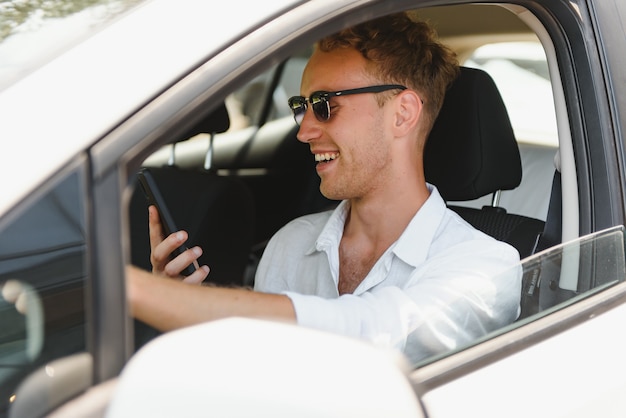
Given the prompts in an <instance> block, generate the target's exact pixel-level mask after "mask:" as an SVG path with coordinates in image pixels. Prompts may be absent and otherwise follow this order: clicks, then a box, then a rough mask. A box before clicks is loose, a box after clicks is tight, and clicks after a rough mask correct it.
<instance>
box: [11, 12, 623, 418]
mask: <svg viewBox="0 0 626 418" xmlns="http://www.w3.org/2000/svg"><path fill="white" fill-rule="evenodd" d="M17 3H18V2H5V3H4V4H3V5H2V6H0V13H2V16H3V21H5V22H8V23H3V25H2V33H1V35H0V36H1V37H0V57H2V58H1V59H0V63H1V64H0V115H2V123H0V138H2V144H3V145H4V152H3V155H4V159H3V164H0V190H2V199H0V287H1V292H0V294H1V295H2V297H1V298H0V416H11V417H14V416H15V417H21V416H45V415H48V414H52V415H53V416H54V414H57V416H86V415H90V414H92V415H95V416H104V415H108V416H113V417H116V416H129V415H130V416H133V415H149V416H166V415H170V416H171V415H173V414H177V415H185V416H187V415H190V416H193V415H205V414H207V415H210V414H219V415H225V416H241V415H252V414H254V415H261V416H263V415H267V416H269V415H271V416H287V415H289V416H293V415H304V416H306V415H307V414H309V415H316V416H346V415H350V414H352V415H355V414H356V415H359V416H381V415H393V416H414V417H419V416H429V417H453V416H455V417H456V416H460V415H466V416H494V417H495V416H531V415H535V416H570V417H574V416H589V415H591V414H594V415H601V416H623V415H624V413H625V412H626V402H625V401H624V400H623V399H624V398H623V397H622V396H620V395H621V394H622V393H623V392H624V390H625V389H626V379H624V378H623V376H624V375H626V373H625V372H626V361H625V360H624V359H623V358H624V356H623V354H622V353H623V352H624V349H626V347H625V345H626V343H625V342H624V340H623V338H622V337H621V335H620V333H619V329H620V327H621V326H623V324H624V322H625V321H626V284H625V283H624V281H625V279H626V267H625V265H626V252H625V251H624V225H625V224H626V222H625V220H626V198H625V196H626V162H625V161H624V155H626V153H625V151H626V150H625V149H624V145H625V143H626V141H625V139H626V138H625V137H624V135H625V132H626V82H624V81H625V74H626V73H625V72H624V70H623V69H624V68H625V67H626V65H625V64H626V62H625V61H626V58H624V55H623V53H622V51H624V50H626V30H625V29H624V28H625V27H626V25H625V23H626V3H624V2H623V1H621V0H567V1H566V0H540V1H537V0H532V1H531V0H508V1H494V2H472V1H464V0H394V1H389V0H334V1H330V0H315V1H298V0H293V1H290V0H280V1H279V0H266V1H263V2H248V1H245V0H233V1H231V2H227V3H223V4H219V5H215V4H211V3H210V2H206V1H201V0H182V1H181V0H178V1H173V0H143V1H142V0H136V1H122V0H120V1H106V0H103V1H99V2H98V1H94V2H86V3H85V2H80V3H77V2H71V1H67V2H62V1H60V2H54V3H50V4H48V3H45V4H44V3H42V4H41V5H39V6H38V7H35V8H33V9H28V8H20V7H19V4H17ZM405 10H409V11H411V13H414V14H416V15H417V16H418V17H419V18H422V19H425V20H427V21H429V22H430V23H431V24H432V25H433V26H434V27H435V28H436V30H437V32H438V34H439V37H440V38H441V40H442V42H444V43H445V44H447V45H449V46H450V47H451V48H452V49H453V50H454V51H455V52H456V53H457V55H458V57H459V60H460V62H461V64H462V65H463V67H464V69H463V71H462V77H461V78H459V80H470V81H472V82H476V84H472V82H469V83H468V82H467V81H459V83H465V84H463V86H466V87H468V89H469V93H468V94H470V95H469V96H465V94H466V93H463V94H462V95H460V96H455V95H456V93H453V92H458V91H459V88H458V87H453V88H451V90H450V92H449V93H448V95H447V97H446V104H445V105H444V109H446V110H443V111H442V115H441V116H440V118H439V119H438V121H437V125H436V126H437V128H436V129H435V130H434V131H433V134H432V135H431V138H430V139H429V142H428V144H429V145H428V147H429V148H428V149H427V152H426V161H425V164H426V171H427V178H428V180H429V181H431V182H432V183H433V184H436V185H437V187H438V188H439V189H440V190H441V191H442V194H444V197H446V200H447V203H448V205H449V207H450V208H451V209H453V210H455V211H457V212H458V213H459V214H461V216H463V217H464V218H465V219H466V220H467V221H468V222H470V223H472V224H473V225H474V226H476V227H477V228H479V229H482V230H484V231H485V232H487V233H489V234H491V235H493V236H494V237H496V238H497V239H501V240H503V241H507V242H509V243H511V244H512V245H514V246H516V248H518V250H519V251H520V254H521V255H522V257H523V260H522V262H521V269H522V271H523V286H522V295H521V301H522V303H521V310H522V313H521V315H520V318H519V319H518V320H516V321H515V322H514V323H511V324H509V325H507V326H506V327H503V328H501V329H498V330H496V331H494V332H491V333H489V334H487V335H485V336H484V337H482V338H481V339H479V340H477V341H474V342H472V343H471V344H469V345H466V346H463V347H457V348H456V349H454V350H452V351H449V352H444V353H440V354H439V355H436V356H433V357H430V358H428V359H426V360H424V361H421V362H419V363H417V364H411V363H409V362H408V361H407V359H406V358H403V357H402V356H399V355H398V353H396V352H393V351H391V352H390V351H389V350H385V349H380V348H378V347H374V346H371V345H369V344H367V343H364V342H361V341H354V340H351V339H348V338H346V337H343V336H336V335H330V334H325V333H322V332H320V331H314V330H308V329H305V328H303V327H295V326H292V325H287V324H281V323H274V322H271V321H261V320H245V319H241V318H232V319H227V320H222V321H216V322H213V323H207V324H202V325H198V326H195V327H189V328H187V329H182V330H179V331H174V332H170V333H166V334H160V333H158V332H156V331H155V330H153V329H151V328H149V327H147V326H145V325H144V324H142V323H139V322H138V321H135V320H133V319H132V316H131V315H130V312H129V310H128V307H127V305H126V294H125V267H126V266H127V265H128V264H134V265H137V266H141V267H144V268H150V266H149V258H148V254H149V246H148V245H147V226H146V219H147V218H146V216H147V214H146V202H145V198H144V196H143V195H142V194H141V190H140V189H139V188H138V187H137V177H136V175H137V173H138V172H139V170H141V169H149V170H151V171H152V172H153V173H154V174H155V177H156V178H157V180H158V181H159V183H160V185H162V191H163V194H164V197H165V198H166V200H168V206H170V209H171V212H172V215H173V218H174V219H175V220H176V222H177V223H178V226H179V227H181V228H185V229H187V230H189V231H190V241H192V242H193V243H199V244H200V245H201V246H202V247H203V248H205V256H207V257H213V258H208V259H206V260H208V261H206V262H207V264H209V265H211V267H212V274H211V276H209V278H210V279H211V277H217V278H224V281H222V282H219V283H218V284H220V285H227V286H229V285H236V286H250V285H252V284H253V281H254V272H255V268H256V263H257V262H258V259H259V257H260V255H261V254H262V252H263V249H264V246H265V244H266V243H267V240H268V239H269V238H270V237H271V236H272V234H273V233H274V232H275V231H276V230H277V229H278V228H280V227H281V226H282V225H284V224H285V223H286V222H288V221H289V220H291V219H294V218H295V217H297V216H300V215H303V214H307V213H313V212H317V211H321V210H326V209H328V208H332V207H334V205H336V204H337V202H334V201H331V200H328V199H326V198H324V197H323V196H322V195H321V194H320V193H319V179H318V178H317V176H316V174H315V172H314V169H313V165H314V161H313V158H311V155H310V152H309V150H308V147H307V146H306V145H303V144H301V143H299V142H298V141H297V140H296V138H295V135H296V132H297V126H296V124H295V123H294V121H293V117H292V116H291V115H290V112H289V109H288V107H287V106H286V98H287V97H289V96H290V95H294V94H298V93H299V79H300V76H301V73H302V70H303V67H304V64H305V63H306V60H307V57H308V56H309V55H310V53H311V47H312V45H313V44H314V42H315V41H316V40H317V39H319V38H320V37H322V36H324V35H328V34H330V33H333V32H335V31H337V30H339V29H341V28H343V27H346V26H349V25H353V24H356V23H359V22H363V21H365V20H368V19H371V18H374V17H376V16H381V15H384V14H388V13H393V12H398V11H405ZM31 12H32V13H31ZM29 13H30V14H29ZM42 17H44V18H43V19H42ZM504 43H506V44H504ZM503 45H504V48H503V47H502V46H503ZM25 51H26V52H25ZM455 86H456V84H455ZM472 86H474V88H473V89H472V88H471V87H472ZM485 102H487V106H488V107H486V108H485V109H488V111H483V109H484V108H483V106H485ZM494 103H495V104H494ZM451 104H455V105H454V106H452V105H451ZM489 106H491V107H489ZM494 106H495V107H494ZM459 109H460V110H459ZM467 115H471V117H470V118H469V119H468V122H461V120H462V118H464V117H465V116H467ZM450 121H454V122H455V123H451V122H450ZM476 121H478V126H476ZM457 122H458V123H457ZM468 124H469V125H468ZM472 124H473V125H472ZM496 126H497V127H498V129H497V131H498V134H497V135H483V133H481V134H480V135H477V136H472V135H469V134H468V135H467V136H466V135H464V134H465V133H466V132H470V131H469V129H472V131H471V132H474V131H481V129H482V131H484V130H485V129H484V128H493V127H496ZM500 128H501V129H500ZM482 131H481V132H482ZM501 131H502V132H504V131H506V132H508V133H507V134H506V135H505V136H507V137H508V138H509V139H510V140H507V141H505V140H504V139H498V138H501V136H500V133H501ZM451 132H452V133H453V134H454V135H453V134H452V133H451ZM474 137H475V138H478V139H477V140H476V141H478V143H476V144H475V143H474V142H472V141H473V139H472V140H470V139H467V138H474ZM484 137H488V138H489V139H488V140H486V139H483V138H484ZM433 138H437V140H434V139H433ZM442 138H443V139H442ZM447 141H451V142H447ZM482 141H487V142H482ZM504 142H506V143H507V145H506V147H507V148H506V150H508V151H505V150H504V149H503V148H499V147H500V146H501V145H502V144H503V143H504ZM468 144H469V145H468ZM496 147H497V148H496ZM510 150H512V151H510ZM509 151H510V152H509ZM509 158H512V163H510V162H509ZM476 161H479V162H480V164H475V162H476ZM483 163H484V164H483ZM477 165H478V166H480V169H478V170H475V169H476V166H477ZM492 166H493V167H496V168H497V169H498V170H500V171H495V172H491V171H489V170H487V168H488V167H492ZM503 167H504V169H506V170H504V171H508V170H509V169H510V170H511V171H512V174H511V175H510V176H509V175H508V174H504V173H503V172H502V171H503ZM442 172H443V173H442ZM468 172H469V173H470V174H472V176H470V175H468V174H467V173H468ZM447 173H452V175H451V176H450V179H447V176H444V175H443V174H447ZM509 177H512V178H513V180H512V181H509ZM520 177H521V178H520ZM181 179H185V181H186V180H189V179H192V180H189V181H188V182H187V181H186V182H187V183H189V184H190V185H192V186H193V187H190V188H183V187H181V186H180V185H181V184H182V182H181ZM467 179H471V180H472V181H475V182H478V183H479V184H480V185H483V184H487V185H486V186H485V187H484V188H481V189H480V190H479V191H478V192H473V193H465V191H466V189H467V188H463V189H462V190H461V191H460V192H459V191H458V188H456V186H458V185H459V184H461V183H463V180H467ZM476 179H477V180H476ZM473 184H477V183H473ZM199 190H201V191H202V192H199ZM209 190H210V193H209ZM513 268H520V266H513ZM220 272H221V273H220ZM215 273H219V274H215ZM337 394H341V396H337Z"/></svg>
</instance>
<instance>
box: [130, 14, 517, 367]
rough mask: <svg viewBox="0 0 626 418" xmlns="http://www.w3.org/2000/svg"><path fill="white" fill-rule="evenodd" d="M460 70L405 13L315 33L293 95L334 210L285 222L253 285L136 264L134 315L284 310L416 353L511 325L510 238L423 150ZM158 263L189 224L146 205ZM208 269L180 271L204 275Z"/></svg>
mask: <svg viewBox="0 0 626 418" xmlns="http://www.w3.org/2000/svg"><path fill="white" fill-rule="evenodd" d="M457 73H458V65H457V62H456V58H455V57H454V55H453V53H452V52H450V51H449V50H448V49H447V48H445V47H443V46H442V45H441V44H439V43H438V42H436V40H435V35H434V32H433V30H432V29H431V28H430V27H429V26H427V25H426V24H425V23H420V22H414V21H412V20H411V19H410V18H409V17H408V16H407V15H405V14H397V15H391V16H387V17H383V18H380V19H376V20H374V21H371V22H368V23H365V24H362V25H358V26H356V27H354V28H350V29H346V30H344V31H342V32H340V33H338V34H336V35H333V36H330V37H328V38H325V39H323V40H322V41H320V42H319V43H318V45H317V47H316V49H315V51H314V53H313V55H312V56H311V58H310V60H309V63H308V64H307V67H306V69H305V71H304V74H303V78H302V85H301V91H302V94H303V96H296V97H292V98H291V99H290V100H289V105H290V107H291V109H292V110H293V112H294V116H295V118H296V122H297V123H299V125H300V130H299V132H298V139H299V140H300V141H302V142H305V143H308V144H309V146H310V148H311V152H312V153H313V154H314V156H315V159H316V161H318V165H317V168H316V169H317V173H318V174H319V176H320V178H321V186H320V189H321V191H322V193H323V194H324V195H325V196H326V197H328V198H331V199H336V200H342V203H341V204H340V205H339V206H338V207H337V209H336V210H334V211H329V212H324V213H320V214H313V215H308V216H305V217H302V218H299V219H296V220H294V221H292V222H290V223H289V224H288V225H286V226H285V227H283V228H282V229H281V230H280V231H279V232H278V233H277V234H276V235H275V236H274V237H273V238H272V240H271V241H270V243H269V244H268V247H267V249H266V251H265V253H264V255H263V259H262V260H261V262H260V264H259V268H258V271H257V276H256V280H255V291H254V292H251V291H247V290H244V289H220V288H215V287H196V286H187V285H184V284H181V283H180V282H178V281H175V280H168V279H160V278H155V277H154V276H153V275H152V274H150V273H147V272H141V271H139V270H137V269H132V268H131V269H130V270H129V278H128V279H129V281H128V284H129V286H128V290H129V296H130V301H131V307H132V310H133V314H134V315H135V316H136V317H137V318H138V319H140V320H143V321H145V322H147V323H149V324H151V325H153V326H155V327H157V328H159V329H161V330H169V329H173V328H178V327H182V326H186V325H190V324H194V323H199V322H203V321H207V320H211V319H217V318H223V317H228V316H251V317H266V318H275V319H282V320H286V321H291V322H295V323H298V324H301V325H305V326H310V327H314V328H319V329H323V330H328V331H332V332H337V333H342V334H345V335H350V336H354V337H359V338H363V339H366V340H368V341H372V342H374V343H376V344H380V345H383V346H388V347H395V348H397V349H399V350H402V351H403V352H404V353H405V354H406V355H407V356H408V357H409V358H410V359H411V360H412V361H414V362H417V361H420V360H422V359H424V358H426V357H428V356H430V355H433V354H436V353H440V352H443V351H446V350H449V349H454V348H456V347H459V346H460V345H463V344H466V343H469V342H471V341H473V340H474V339H476V338H478V337H480V336H482V335H484V334H485V333H487V332H489V331H491V330H494V329H497V328H498V327H500V326H503V325H505V324H507V323H510V322H512V321H513V320H514V319H515V318H516V317H517V315H518V309H519V296H520V286H521V283H520V276H519V274H518V272H517V271H513V273H510V274H500V273H502V272H505V271H507V269H508V268H509V267H511V266H515V265H516V264H517V263H518V262H519V255H518V254H517V252H516V251H515V249H513V248H512V247H510V246H508V245H506V244H504V243H501V242H498V241H495V240H494V239H492V238H490V237H487V236H486V235H484V234H482V233H481V232H478V231H476V230H474V229H473V228H472V227H471V226H469V225H468V224H467V223H466V222H464V221H463V220H462V219H461V218H460V217H458V216H457V215H456V214H454V213H453V212H452V211H450V210H448V209H447V208H446V206H445V203H444V201H443V200H442V198H441V197H440V196H439V193H438V192H437V189H436V188H435V187H433V186H431V185H428V184H427V183H426V180H425V177H424V169H423V162H422V158H423V150H424V144H425V141H426V138H427V136H428V133H429V132H430V129H431V128H432V125H433V123H434V120H435V118H436V116H437V114H438V112H439V109H440V108H441V105H442V102H443V98H444V95H445V91H446V88H447V86H448V85H449V84H450V82H451V81H452V80H453V79H454V78H455V77H456V75H457ZM150 230H151V233H150V234H151V245H152V250H153V251H152V263H153V267H154V272H156V273H162V274H164V275H167V276H170V277H177V276H178V275H179V272H180V271H181V270H182V269H183V268H184V267H185V266H186V265H188V264H189V263H190V262H192V261H194V260H196V259H197V257H198V256H199V255H200V254H201V249H199V248H193V249H190V250H189V251H187V252H186V253H185V254H183V255H181V256H179V257H177V258H176V259H174V260H173V261H169V260H168V255H169V254H170V253H171V252H172V250H173V249H174V248H175V247H176V246H178V245H180V244H181V243H183V242H184V241H185V240H186V238H187V235H186V233H185V232H184V231H181V232H179V233H176V234H172V235H171V236H169V237H166V238H165V239H163V238H162V233H161V228H160V224H159V222H158V216H157V213H156V211H155V210H154V208H150ZM207 274H208V267H206V266H203V267H201V268H200V269H199V270H198V271H196V273H194V275H192V276H189V277H188V278H186V279H185V281H187V282H192V283H199V282H201V281H202V280H203V279H204V278H205V277H206V275H207Z"/></svg>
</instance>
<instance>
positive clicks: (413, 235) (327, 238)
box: [307, 184, 446, 267]
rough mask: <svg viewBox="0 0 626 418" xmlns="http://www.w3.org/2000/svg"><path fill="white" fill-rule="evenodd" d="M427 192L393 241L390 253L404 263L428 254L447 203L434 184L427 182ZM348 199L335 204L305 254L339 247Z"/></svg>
mask: <svg viewBox="0 0 626 418" xmlns="http://www.w3.org/2000/svg"><path fill="white" fill-rule="evenodd" d="M427 187H428V190H429V191H430V196H429V197H428V199H426V202H424V204H423V205H422V207H421V208H420V209H419V210H418V211H417V213H416V214H415V216H413V219H411V222H409V224H408V225H407V227H406V228H405V230H404V232H403V233H402V235H400V238H398V240H397V241H396V242H395V243H394V244H392V248H393V250H392V251H393V253H394V254H395V255H396V256H397V257H398V258H400V259H401V260H402V261H404V262H405V263H407V264H409V265H411V266H413V267H417V266H418V265H420V264H421V263H422V262H423V261H424V260H425V259H426V257H427V256H428V250H429V248H430V244H431V242H432V240H433V238H434V237H435V233H436V232H437V229H438V228H439V224H440V223H441V219H442V217H443V215H444V212H445V210H446V203H445V202H444V200H443V198H442V197H441V195H440V194H439V191H438V190H437V188H436V187H435V186H433V185H431V184H427ZM349 210H350V203H349V201H347V200H344V201H342V202H341V203H339V205H338V206H337V207H336V208H335V210H334V211H333V213H332V214H331V215H330V218H329V219H328V221H327V222H326V225H324V228H323V229H322V231H321V232H320V234H319V236H318V237H317V240H316V241H315V243H314V244H313V245H312V246H311V248H310V249H309V250H308V251H307V254H312V253H314V252H315V251H327V250H328V249H330V248H339V243H340V241H341V236H342V234H343V228H344V225H345V222H346V218H347V216H348V211H349Z"/></svg>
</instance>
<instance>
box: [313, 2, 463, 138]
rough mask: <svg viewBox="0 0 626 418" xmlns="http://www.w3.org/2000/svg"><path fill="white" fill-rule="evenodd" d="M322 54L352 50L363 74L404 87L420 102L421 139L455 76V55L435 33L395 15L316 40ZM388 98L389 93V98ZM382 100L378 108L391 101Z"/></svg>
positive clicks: (400, 14)
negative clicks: (359, 58) (364, 65)
mask: <svg viewBox="0 0 626 418" xmlns="http://www.w3.org/2000/svg"><path fill="white" fill-rule="evenodd" d="M316 47H317V48H319V49H320V50H321V51H323V52H330V51H332V50H335V49H338V48H354V49H356V50H357V51H359V52H360V53H361V54H362V55H363V57H365V59H366V60H367V61H368V63H369V65H368V67H367V68H366V71H367V72H368V73H370V74H371V75H372V76H373V77H375V78H378V79H380V82H381V83H385V84H403V85H405V86H407V87H409V88H410V89H412V90H414V91H416V92H417V93H418V94H419V95H420V97H421V99H422V101H423V102H424V114H425V120H424V125H423V129H424V131H425V134H428V132H430V129H431V128H432V125H433V123H434V122H435V119H436V117H437V115H438V114H439V110H440V109H441V106H442V104H443V99H444V96H445V94H446V90H447V88H448V86H449V85H450V83H452V81H453V80H454V79H455V78H456V77H457V75H458V73H459V64H458V60H457V57H456V54H455V53H454V52H453V51H452V50H451V49H449V48H448V47H446V46H444V45H443V44H441V43H440V42H439V41H438V38H437V34H436V32H435V30H434V29H433V28H432V27H431V26H430V25H428V24H427V23H426V22H423V21H417V20H414V19H412V18H411V17H410V15H409V14H408V13H396V14H392V15H388V16H383V17H380V18H377V19H374V20H370V21H368V22H365V23H362V24H359V25H356V26H353V27H350V28H347V29H344V30H342V31H340V32H338V33H335V34H333V35H330V36H327V37H325V38H323V39H321V40H320V41H319V42H318V43H317V45H316ZM389 94H392V93H389ZM389 94H388V95H387V96H385V95H381V97H382V99H381V104H382V102H384V101H385V100H386V98H388V97H390V96H389Z"/></svg>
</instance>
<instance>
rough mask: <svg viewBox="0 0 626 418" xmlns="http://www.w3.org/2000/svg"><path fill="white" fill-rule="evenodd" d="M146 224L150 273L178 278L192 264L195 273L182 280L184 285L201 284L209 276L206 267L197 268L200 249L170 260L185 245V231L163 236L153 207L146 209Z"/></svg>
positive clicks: (196, 248) (191, 250) (186, 236)
mask: <svg viewBox="0 0 626 418" xmlns="http://www.w3.org/2000/svg"><path fill="white" fill-rule="evenodd" d="M148 223H149V228H150V249H151V251H150V263H151V264H152V271H153V272H154V273H158V274H164V275H166V276H169V277H175V278H180V277H181V272H182V271H183V270H184V269H185V268H187V266H188V265H190V264H192V263H193V264H194V265H195V267H196V271H195V272H194V273H193V274H191V275H189V276H188V277H187V278H185V279H184V281H185V282H186V283H194V284H195V283H201V282H202V281H203V280H204V279H205V278H206V277H207V275H208V274H209V268H208V267H207V266H202V267H199V265H198V258H199V257H200V256H201V255H202V249H201V248H200V247H193V248H190V249H187V250H185V251H184V252H183V253H181V254H179V255H178V256H176V257H175V258H173V259H170V257H171V255H172V253H173V252H174V250H176V249H177V248H178V247H180V246H182V245H184V244H185V242H186V241H187V239H188V234H187V232H186V231H178V232H174V233H172V234H170V235H169V236H167V237H164V235H163V227H162V225H161V220H160V218H159V213H158V211H157V209H156V207H155V206H150V207H148Z"/></svg>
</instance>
